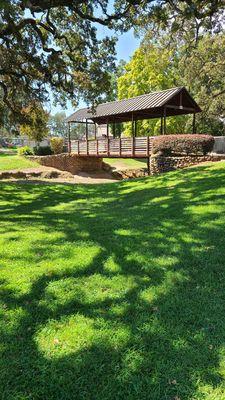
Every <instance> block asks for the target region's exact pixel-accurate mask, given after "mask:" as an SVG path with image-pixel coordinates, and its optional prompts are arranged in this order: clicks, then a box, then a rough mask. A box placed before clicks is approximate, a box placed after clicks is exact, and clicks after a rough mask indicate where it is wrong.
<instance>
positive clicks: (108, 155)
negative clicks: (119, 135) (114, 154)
mask: <svg viewBox="0 0 225 400" xmlns="http://www.w3.org/2000/svg"><path fill="white" fill-rule="evenodd" d="M107 156H108V157H109V137H108V136H107Z"/></svg>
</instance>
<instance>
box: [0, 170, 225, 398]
mask: <svg viewBox="0 0 225 400" xmlns="http://www.w3.org/2000/svg"><path fill="white" fill-rule="evenodd" d="M0 212H1V217H0V281H1V288H0V310H1V311H0V317H1V318H0V353H1V354H0V398H1V400H47V399H48V400H72V399H76V400H125V399H129V400H131V399H132V400H137V399H138V400H140V399H141V400H178V399H181V400H224V399H225V163H224V162H220V163H217V164H214V165H202V166H200V167H195V168H190V169H186V170H183V171H179V172H174V173H168V174H164V175H161V176H158V177H154V178H146V179H142V180H134V181H128V182H118V183H113V184H105V185H96V186H95V185H86V186H84V185H80V186H79V185H78V186H74V185H53V184H47V185H40V184H24V185H23V184H15V183H0Z"/></svg>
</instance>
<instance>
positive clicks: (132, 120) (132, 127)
mask: <svg viewBox="0 0 225 400" xmlns="http://www.w3.org/2000/svg"><path fill="white" fill-rule="evenodd" d="M131 129H132V130H131V134H132V137H134V114H133V113H132V119H131Z"/></svg>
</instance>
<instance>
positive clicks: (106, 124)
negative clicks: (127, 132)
mask: <svg viewBox="0 0 225 400" xmlns="http://www.w3.org/2000/svg"><path fill="white" fill-rule="evenodd" d="M199 112H201V108H200V107H199V106H198V104H197V103H196V101H195V100H194V99H193V97H192V96H191V95H190V93H189V92H188V91H187V89H186V88H185V87H178V88H172V89H166V90H162V91H159V92H152V93H148V94H144V95H141V96H137V97H133V98H130V99H124V100H119V101H112V102H108V103H102V104H99V105H98V106H97V107H96V108H95V109H93V110H92V109H90V108H82V109H80V110H77V111H75V112H74V113H73V114H72V115H71V116H69V117H68V118H67V119H66V122H67V123H68V126H69V129H68V132H69V134H68V139H69V142H70V141H71V140H72V135H71V132H72V131H73V129H71V128H72V127H73V126H74V127H75V132H77V135H76V137H77V138H78V137H79V139H81V140H86V141H89V140H95V139H96V138H97V137H99V136H102V137H106V138H107V137H108V138H109V137H113V138H115V137H117V136H118V131H119V132H121V129H118V125H119V126H122V124H123V123H124V122H130V123H131V132H132V137H137V136H138V129H137V121H141V120H148V119H155V118H159V119H160V121H161V123H160V130H159V132H158V134H167V133H169V132H167V124H166V122H167V118H168V117H171V116H172V117H174V116H180V115H187V114H192V115H193V123H192V132H193V133H195V132H196V125H195V116H196V113H199ZM116 128H117V129H116ZM79 132H80V135H79ZM179 133H182V132H179ZM183 133H184V132H183ZM188 133H190V132H188ZM119 136H120V134H119Z"/></svg>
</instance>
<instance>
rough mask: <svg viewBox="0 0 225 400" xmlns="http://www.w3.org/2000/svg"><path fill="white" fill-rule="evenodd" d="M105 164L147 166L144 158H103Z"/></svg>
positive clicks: (131, 166)
mask: <svg viewBox="0 0 225 400" xmlns="http://www.w3.org/2000/svg"><path fill="white" fill-rule="evenodd" d="M104 161H105V162H106V163H107V164H110V165H111V166H112V167H115V168H118V169H120V168H123V169H125V168H127V169H128V168H147V160H146V159H145V158H104Z"/></svg>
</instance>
